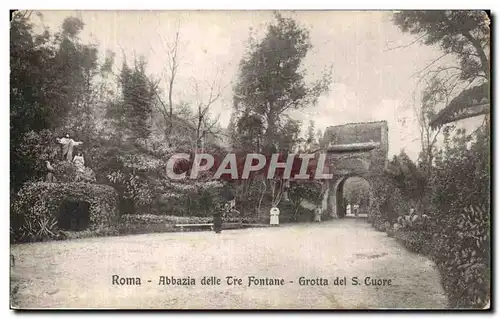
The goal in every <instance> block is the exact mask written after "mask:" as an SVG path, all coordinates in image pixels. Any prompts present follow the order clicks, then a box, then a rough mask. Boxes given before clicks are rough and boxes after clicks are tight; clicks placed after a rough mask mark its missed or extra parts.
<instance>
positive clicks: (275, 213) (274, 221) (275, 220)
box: [269, 206, 280, 226]
mask: <svg viewBox="0 0 500 319" xmlns="http://www.w3.org/2000/svg"><path fill="white" fill-rule="evenodd" d="M270 214H271V218H270V219H269V224H271V225H272V226H278V225H279V224H280V217H279V215H280V210H279V208H278V207H276V206H274V207H273V208H271V211H270Z"/></svg>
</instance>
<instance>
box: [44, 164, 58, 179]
mask: <svg viewBox="0 0 500 319" xmlns="http://www.w3.org/2000/svg"><path fill="white" fill-rule="evenodd" d="M45 165H46V167H47V176H46V178H45V180H46V181H47V182H49V183H54V182H55V181H56V179H55V177H54V168H53V167H52V165H51V164H50V162H49V161H45Z"/></svg>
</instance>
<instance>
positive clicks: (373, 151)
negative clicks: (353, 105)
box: [320, 121, 389, 218]
mask: <svg viewBox="0 0 500 319" xmlns="http://www.w3.org/2000/svg"><path fill="white" fill-rule="evenodd" d="M321 144H322V145H321V150H320V151H321V152H326V153H327V162H328V164H327V165H328V171H330V172H332V173H333V174H334V176H333V179H331V180H329V181H325V185H326V191H325V193H324V197H323V205H322V208H323V211H324V212H325V213H326V214H327V215H329V216H330V217H331V218H343V217H344V216H345V206H346V205H345V203H344V202H343V188H344V184H345V182H346V180H347V179H349V178H350V177H353V176H358V177H361V178H363V179H365V180H366V181H367V182H368V184H369V185H370V186H369V187H370V192H369V193H370V194H371V193H372V192H371V187H372V185H373V178H377V176H379V175H381V174H383V171H384V170H385V168H386V167H387V154H388V149H389V146H388V127H387V122H385V121H379V122H369V123H349V124H345V125H339V126H332V127H329V128H327V130H326V131H325V135H324V138H323V140H322V142H321ZM370 196H371V195H370ZM370 201H371V198H370V199H369V201H368V202H369V203H370Z"/></svg>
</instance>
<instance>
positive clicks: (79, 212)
mask: <svg viewBox="0 0 500 319" xmlns="http://www.w3.org/2000/svg"><path fill="white" fill-rule="evenodd" d="M58 216H59V218H58V219H57V225H58V227H59V228H60V229H63V230H70V231H81V230H85V229H87V228H88V227H89V224H90V204H89V203H88V202H85V201H77V200H65V201H63V202H62V203H61V205H60V206H59V214H58Z"/></svg>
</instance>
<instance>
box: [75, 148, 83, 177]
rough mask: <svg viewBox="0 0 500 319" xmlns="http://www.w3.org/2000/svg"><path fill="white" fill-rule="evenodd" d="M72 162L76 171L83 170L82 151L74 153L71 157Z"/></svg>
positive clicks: (81, 171)
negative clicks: (73, 156)
mask: <svg viewBox="0 0 500 319" xmlns="http://www.w3.org/2000/svg"><path fill="white" fill-rule="evenodd" d="M73 163H74V164H75V166H76V169H77V171H78V172H80V173H84V172H85V159H84V158H83V154H82V152H78V154H77V155H75V158H73Z"/></svg>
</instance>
